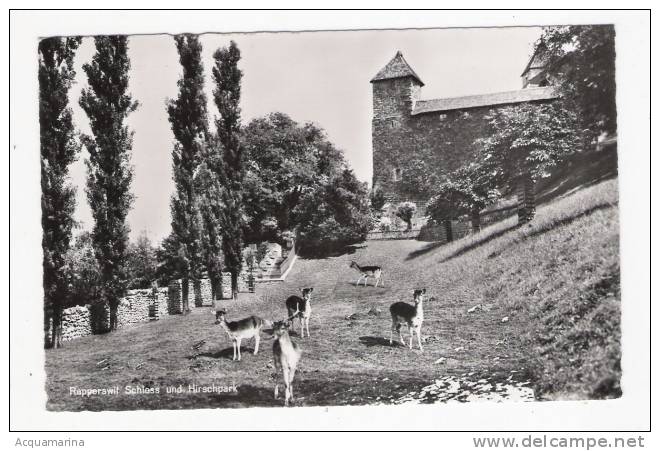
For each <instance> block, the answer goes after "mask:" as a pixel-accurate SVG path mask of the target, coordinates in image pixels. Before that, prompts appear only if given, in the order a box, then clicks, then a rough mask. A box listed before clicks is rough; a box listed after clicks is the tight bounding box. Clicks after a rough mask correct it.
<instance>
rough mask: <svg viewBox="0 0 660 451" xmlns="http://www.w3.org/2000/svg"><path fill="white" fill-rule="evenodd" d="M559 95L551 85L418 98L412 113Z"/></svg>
mask: <svg viewBox="0 0 660 451" xmlns="http://www.w3.org/2000/svg"><path fill="white" fill-rule="evenodd" d="M557 97H559V96H558V95H557V93H556V92H555V90H554V88H553V87H551V86H547V87H542V88H527V89H519V90H517V91H507V92H495V93H492V94H480V95H474V96H464V97H449V98H445V99H432V100H418V101H417V102H415V106H414V108H413V111H412V113H411V114H412V115H413V116H414V115H417V114H424V113H433V112H438V111H451V110H463V109H467V108H479V107H484V106H494V105H508V104H515V103H525V102H534V101H541V100H551V99H556V98H557Z"/></svg>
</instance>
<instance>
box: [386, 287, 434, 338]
mask: <svg viewBox="0 0 660 451" xmlns="http://www.w3.org/2000/svg"><path fill="white" fill-rule="evenodd" d="M425 295H426V288H423V289H421V290H414V291H413V300H414V302H415V305H410V304H408V303H407V302H395V303H394V304H392V305H390V313H391V314H392V328H391V329H390V345H391V344H392V334H393V332H394V330H396V331H397V332H398V333H399V340H400V341H401V344H403V345H404V346H405V345H406V343H405V341H403V336H402V335H401V326H402V325H404V324H405V325H407V326H408V329H410V345H409V346H410V349H412V347H413V336H414V334H415V332H417V344H418V345H419V350H420V351H424V349H423V348H422V339H421V337H420V335H421V330H422V322H423V321H424V307H423V304H424V296H425Z"/></svg>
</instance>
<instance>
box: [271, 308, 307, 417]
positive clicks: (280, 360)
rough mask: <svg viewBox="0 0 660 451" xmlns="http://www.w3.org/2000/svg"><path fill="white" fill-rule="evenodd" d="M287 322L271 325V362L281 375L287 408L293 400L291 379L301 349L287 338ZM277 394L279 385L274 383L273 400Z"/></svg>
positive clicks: (294, 372) (289, 323) (288, 324)
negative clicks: (273, 338) (272, 338)
mask: <svg viewBox="0 0 660 451" xmlns="http://www.w3.org/2000/svg"><path fill="white" fill-rule="evenodd" d="M290 326H291V322H290V321H289V320H285V321H277V322H275V323H274V324H273V336H274V337H275V342H274V343H273V360H274V363H275V370H276V371H277V372H278V373H280V372H281V373H282V378H283V379H284V405H285V406H288V405H289V401H290V400H292V399H293V388H292V386H291V384H292V383H293V377H294V376H295V375H296V366H297V365H298V361H299V360H300V354H301V352H302V351H301V349H300V347H299V346H298V345H297V344H296V343H294V342H293V341H292V340H291V337H290V336H289V327H290ZM278 393H279V384H278V383H277V381H276V382H275V399H277V395H278Z"/></svg>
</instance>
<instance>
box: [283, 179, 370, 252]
mask: <svg viewBox="0 0 660 451" xmlns="http://www.w3.org/2000/svg"><path fill="white" fill-rule="evenodd" d="M295 215H296V222H297V224H298V226H297V228H298V238H299V242H300V245H301V248H303V249H304V250H305V251H306V252H308V253H313V252H317V251H320V252H327V251H330V250H334V249H337V248H340V247H342V246H345V245H348V244H352V243H356V242H360V241H363V240H365V239H366V237H367V233H368V232H369V230H370V229H371V228H372V225H373V224H372V216H371V211H370V208H369V191H368V189H367V186H366V184H365V183H363V182H360V181H359V180H358V179H357V178H356V177H355V174H354V173H353V171H352V170H351V169H348V168H346V167H345V168H344V169H342V170H341V171H340V172H339V173H338V174H336V175H335V176H334V177H332V178H329V179H328V180H325V181H323V182H322V183H320V184H319V185H318V186H316V187H315V188H314V189H310V190H307V191H304V192H303V194H302V196H301V199H300V202H299V204H298V205H297V206H296V210H295Z"/></svg>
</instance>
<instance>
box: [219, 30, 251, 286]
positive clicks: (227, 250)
mask: <svg viewBox="0 0 660 451" xmlns="http://www.w3.org/2000/svg"><path fill="white" fill-rule="evenodd" d="M213 59H214V61H215V64H214V66H213V80H214V81H215V85H216V86H215V89H214V90H213V100H214V102H215V105H216V106H217V108H218V112H219V113H220V117H218V118H216V120H215V126H216V130H217V138H218V141H219V145H221V148H222V159H221V163H220V164H219V165H218V168H217V175H218V179H219V181H220V186H221V189H220V199H221V201H222V202H221V208H220V215H219V220H220V221H219V222H220V228H221V234H222V249H223V253H224V260H225V262H224V264H225V268H226V269H228V270H229V272H231V284H232V293H234V294H236V293H237V291H238V275H239V273H240V272H241V266H242V251H243V238H242V233H243V228H244V222H245V219H244V212H243V186H242V183H243V148H242V145H241V142H240V140H239V134H240V122H241V110H240V108H239V102H240V99H241V78H242V76H243V73H242V72H241V70H240V69H239V68H238V61H239V60H240V59H241V52H240V50H239V49H238V47H237V46H236V43H235V42H234V41H231V43H230V44H229V47H223V48H219V49H217V50H216V51H215V53H214V54H213Z"/></svg>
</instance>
